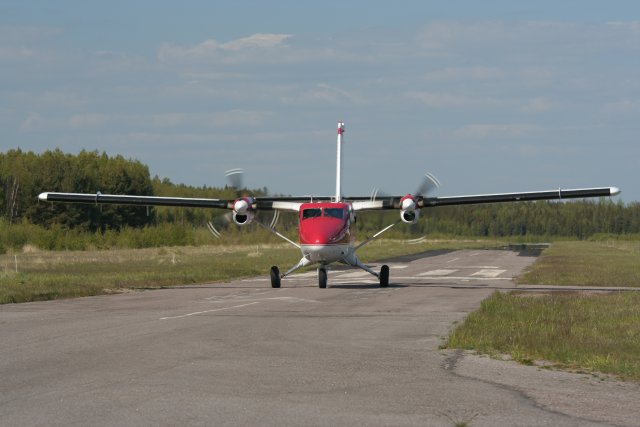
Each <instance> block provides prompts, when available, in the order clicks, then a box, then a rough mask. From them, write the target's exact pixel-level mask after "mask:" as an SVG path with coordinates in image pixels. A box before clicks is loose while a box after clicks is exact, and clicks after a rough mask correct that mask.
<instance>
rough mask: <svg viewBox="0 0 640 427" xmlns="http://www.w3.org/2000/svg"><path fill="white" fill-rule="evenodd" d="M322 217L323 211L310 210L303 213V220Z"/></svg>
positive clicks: (318, 209)
mask: <svg viewBox="0 0 640 427" xmlns="http://www.w3.org/2000/svg"><path fill="white" fill-rule="evenodd" d="M321 215H322V209H320V208H309V209H305V210H303V211H302V219H309V218H318V217H319V216H321Z"/></svg>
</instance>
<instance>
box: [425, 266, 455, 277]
mask: <svg viewBox="0 0 640 427" xmlns="http://www.w3.org/2000/svg"><path fill="white" fill-rule="evenodd" d="M456 271H458V270H447V269H446V268H441V269H439V270H431V271H425V272H424V273H419V274H418V276H448V275H449V274H451V273H455V272H456Z"/></svg>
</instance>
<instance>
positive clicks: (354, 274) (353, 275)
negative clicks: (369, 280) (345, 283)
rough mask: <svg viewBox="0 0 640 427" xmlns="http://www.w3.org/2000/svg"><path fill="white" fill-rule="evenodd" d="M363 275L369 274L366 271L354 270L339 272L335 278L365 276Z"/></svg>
mask: <svg viewBox="0 0 640 427" xmlns="http://www.w3.org/2000/svg"><path fill="white" fill-rule="evenodd" d="M365 276H369V273H367V272H366V271H355V272H353V273H346V274H340V275H339V276H338V277H337V279H338V280H342V279H353V278H356V277H365Z"/></svg>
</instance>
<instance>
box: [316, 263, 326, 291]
mask: <svg viewBox="0 0 640 427" xmlns="http://www.w3.org/2000/svg"><path fill="white" fill-rule="evenodd" d="M318 287H319V288H321V289H324V288H326V287H327V269H326V268H319V269H318Z"/></svg>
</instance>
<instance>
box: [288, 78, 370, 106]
mask: <svg viewBox="0 0 640 427" xmlns="http://www.w3.org/2000/svg"><path fill="white" fill-rule="evenodd" d="M280 100H281V102H282V103H284V104H290V105H307V106H308V105H310V104H320V105H341V104H344V103H345V101H347V102H349V103H352V104H359V105H361V104H364V103H365V102H366V99H365V97H363V96H361V95H358V94H357V93H356V92H355V91H348V90H344V89H340V88H338V87H336V86H334V85H330V84H327V83H318V84H316V85H315V87H314V88H311V89H307V90H301V91H296V90H289V95H285V96H282V97H281V98H280Z"/></svg>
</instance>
